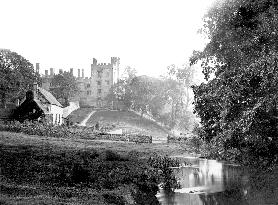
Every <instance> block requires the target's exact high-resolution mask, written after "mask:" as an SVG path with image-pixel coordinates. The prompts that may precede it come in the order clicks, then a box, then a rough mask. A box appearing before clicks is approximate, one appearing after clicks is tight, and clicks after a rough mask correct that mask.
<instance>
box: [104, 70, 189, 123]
mask: <svg viewBox="0 0 278 205" xmlns="http://www.w3.org/2000/svg"><path fill="white" fill-rule="evenodd" d="M168 70H169V73H168V75H167V76H165V77H164V78H160V79H159V78H153V77H149V76H136V70H135V69H132V68H130V67H127V68H126V71H125V74H124V77H123V78H122V79H121V80H120V81H119V82H118V83H117V84H116V85H114V86H113V87H112V89H111V91H110V93H109V95H108V97H107V99H108V101H110V102H113V101H117V100H119V101H121V102H123V104H124V105H125V107H126V108H127V109H132V110H135V111H137V112H139V113H141V115H142V116H143V115H144V114H147V115H150V116H151V117H152V118H154V119H155V120H157V121H159V122H162V123H163V124H164V125H166V126H167V127H170V128H173V127H175V126H176V125H178V126H179V127H180V128H182V129H184V128H185V127H186V128H185V129H188V127H190V126H189V125H190V124H191V122H190V120H191V119H192V118H194V116H193V115H192V112H191V111H189V110H188V108H189V105H190V102H191V97H190V85H191V83H192V77H193V69H192V67H190V66H186V65H183V66H182V67H177V66H175V65H171V66H169V68H168ZM169 107H171V108H170V109H169Z"/></svg>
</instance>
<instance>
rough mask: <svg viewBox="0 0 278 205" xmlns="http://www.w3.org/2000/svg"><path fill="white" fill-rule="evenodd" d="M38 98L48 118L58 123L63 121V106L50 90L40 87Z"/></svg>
mask: <svg viewBox="0 0 278 205" xmlns="http://www.w3.org/2000/svg"><path fill="white" fill-rule="evenodd" d="M36 100H37V101H38V103H40V104H41V107H43V109H44V114H45V118H46V119H48V120H49V121H50V122H52V123H53V124H56V125H61V124H62V123H63V106H62V105H61V104H60V103H59V102H58V101H57V99H56V98H55V97H54V96H53V95H52V94H51V93H50V92H48V91H46V90H45V89H43V88H40V87H39V88H38V90H37V99H36Z"/></svg>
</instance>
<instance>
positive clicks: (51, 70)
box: [50, 68, 54, 76]
mask: <svg viewBox="0 0 278 205" xmlns="http://www.w3.org/2000/svg"><path fill="white" fill-rule="evenodd" d="M53 75H54V72H53V68H50V76H53Z"/></svg>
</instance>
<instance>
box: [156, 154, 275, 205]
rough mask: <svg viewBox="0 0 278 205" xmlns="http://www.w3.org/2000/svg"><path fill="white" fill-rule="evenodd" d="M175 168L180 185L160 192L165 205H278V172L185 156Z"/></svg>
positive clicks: (159, 196)
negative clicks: (172, 189)
mask: <svg viewBox="0 0 278 205" xmlns="http://www.w3.org/2000/svg"><path fill="white" fill-rule="evenodd" d="M184 161H185V162H187V163H188V162H189V163H191V165H190V166H183V167H181V168H175V169H174V172H175V175H176V176H177V178H178V179H179V182H180V185H181V188H180V189H176V190H175V192H171V193H167V192H165V191H164V190H160V192H159V193H158V194H157V198H158V201H159V202H160V203H161V204H162V205H171V204H175V205H222V204H223V205H278V172H277V170H275V171H271V172H267V173H265V172H264V170H263V171H260V172H258V171H256V170H255V171H254V170H253V171H250V170H248V169H246V168H243V167H240V166H237V165H233V164H227V163H224V162H218V161H216V160H203V159H194V158H193V159H192V158H185V159H184Z"/></svg>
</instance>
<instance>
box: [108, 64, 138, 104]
mask: <svg viewBox="0 0 278 205" xmlns="http://www.w3.org/2000/svg"><path fill="white" fill-rule="evenodd" d="M136 73H137V71H136V69H135V68H132V67H130V66H127V67H126V68H125V71H124V73H123V75H122V78H121V79H120V80H119V81H118V82H117V83H116V84H114V85H113V86H112V87H111V89H110V91H109V93H108V95H107V97H106V100H107V101H108V102H110V103H113V102H117V101H120V102H123V104H124V106H125V107H126V108H127V109H131V106H132V99H131V97H132V96H131V89H130V84H131V82H132V80H133V78H135V77H136Z"/></svg>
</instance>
